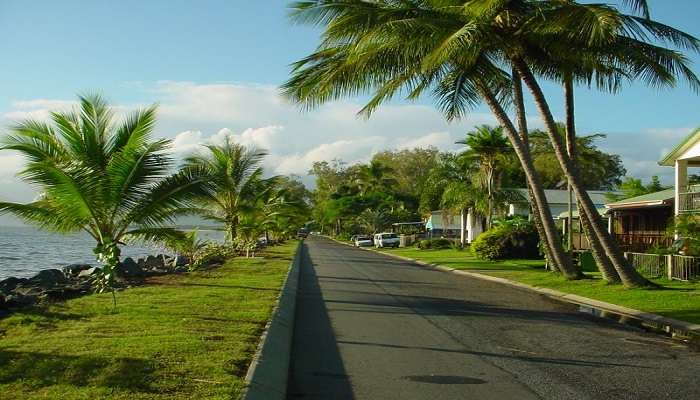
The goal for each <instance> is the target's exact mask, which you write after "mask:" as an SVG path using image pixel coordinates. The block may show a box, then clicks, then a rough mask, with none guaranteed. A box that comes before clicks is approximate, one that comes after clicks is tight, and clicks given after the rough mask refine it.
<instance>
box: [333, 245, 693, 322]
mask: <svg viewBox="0 0 700 400" xmlns="http://www.w3.org/2000/svg"><path fill="white" fill-rule="evenodd" d="M330 239H331V240H334V241H336V242H338V243H341V244H345V245H348V246H350V245H349V244H347V243H343V242H341V241H338V240H336V239H333V238H330ZM353 247H354V246H353ZM360 249H362V250H366V251H372V252H375V253H379V254H384V255H387V256H389V257H393V258H397V259H400V260H403V261H408V262H411V263H414V264H417V265H419V266H421V267H424V268H431V269H434V270H438V271H442V272H447V273H452V274H455V275H462V276H469V277H472V278H476V279H482V280H486V281H491V282H496V283H500V284H504V285H509V286H514V287H517V288H520V289H525V290H530V291H534V292H537V293H540V294H543V295H545V296H547V297H550V298H553V299H556V300H559V301H563V302H567V303H572V304H576V305H580V306H588V307H593V308H597V309H600V310H603V311H607V312H611V313H615V314H620V315H623V316H626V317H631V318H636V319H640V320H642V321H645V322H649V323H653V324H661V325H668V326H670V327H672V328H674V329H677V330H681V331H687V332H690V333H693V334H695V335H700V324H693V323H690V322H685V321H681V320H677V319H673V318H668V317H664V316H663V315H659V314H653V313H648V312H645V311H639V310H635V309H633V308H627V307H623V306H618V305H616V304H612V303H606V302H604V301H599V300H594V299H590V298H588V297H583V296H578V295H575V294H570V293H564V292H560V291H558V290H554V289H547V288H540V287H537V286H531V285H527V284H525V283H520V282H515V281H511V280H510V279H505V278H499V277H497V276H491V275H485V274H480V273H478V272H470V271H464V270H459V269H454V268H448V267H445V266H442V265H439V264H432V263H427V262H424V261H420V260H416V259H413V258H409V257H404V256H399V255H396V254H391V253H385V252H382V251H378V250H375V249H370V248H364V247H360Z"/></svg>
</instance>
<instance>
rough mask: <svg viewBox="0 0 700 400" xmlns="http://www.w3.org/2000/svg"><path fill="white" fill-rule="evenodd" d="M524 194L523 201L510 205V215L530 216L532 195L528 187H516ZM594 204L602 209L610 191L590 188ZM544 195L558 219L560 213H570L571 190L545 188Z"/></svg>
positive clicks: (589, 193) (574, 208)
mask: <svg viewBox="0 0 700 400" xmlns="http://www.w3.org/2000/svg"><path fill="white" fill-rule="evenodd" d="M516 190H517V191H518V192H520V194H522V198H523V201H521V202H515V203H512V204H509V205H508V215H522V216H524V217H529V216H530V195H529V193H528V190H527V189H516ZM587 193H588V196H590V198H591V200H592V201H593V204H594V205H595V207H596V208H598V209H601V208H603V207H605V204H606V203H608V201H607V197H605V195H606V194H607V193H609V192H606V191H603V190H588V191H587ZM544 195H545V197H546V198H547V204H549V209H550V211H551V212H552V216H553V217H554V218H555V219H557V218H558V217H559V215H561V214H563V213H568V211H569V192H568V191H566V190H555V189H545V191H544ZM576 209H577V207H576V200H575V199H574V204H573V210H574V211H576Z"/></svg>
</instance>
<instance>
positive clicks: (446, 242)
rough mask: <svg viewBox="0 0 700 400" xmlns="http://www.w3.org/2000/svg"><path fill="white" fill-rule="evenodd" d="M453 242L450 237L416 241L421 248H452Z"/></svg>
mask: <svg viewBox="0 0 700 400" xmlns="http://www.w3.org/2000/svg"><path fill="white" fill-rule="evenodd" d="M452 246H453V243H452V241H451V240H450V239H445V238H439V239H423V240H421V241H420V242H418V243H416V247H418V248H419V249H421V250H428V249H433V250H442V249H450V248H452Z"/></svg>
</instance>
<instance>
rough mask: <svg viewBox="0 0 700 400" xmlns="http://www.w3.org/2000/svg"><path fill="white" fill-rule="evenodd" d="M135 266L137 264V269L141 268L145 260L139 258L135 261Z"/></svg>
mask: <svg viewBox="0 0 700 400" xmlns="http://www.w3.org/2000/svg"><path fill="white" fill-rule="evenodd" d="M136 264H138V266H139V267H141V268H143V267H145V266H146V259H145V258H143V257H140V258H139V259H138V260H137V261H136Z"/></svg>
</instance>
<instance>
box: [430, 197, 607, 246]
mask: <svg viewBox="0 0 700 400" xmlns="http://www.w3.org/2000/svg"><path fill="white" fill-rule="evenodd" d="M515 191H516V192H517V193H519V194H520V195H521V196H520V198H521V199H522V200H521V201H515V202H513V203H511V204H507V207H506V208H507V210H508V212H507V215H508V216H515V215H520V216H523V217H526V218H528V217H529V216H530V201H529V200H530V198H529V193H528V190H527V189H515ZM544 192H545V197H546V198H547V203H548V204H549V208H550V210H551V211H552V217H553V218H554V219H555V221H556V220H559V217H560V215H561V214H562V213H568V208H569V206H568V201H569V192H568V191H566V190H545V191H544ZM606 193H607V192H604V191H598V190H594V191H588V195H589V196H591V200H593V203H594V204H595V205H596V207H597V208H600V209H602V208H603V206H604V205H605V199H606V198H605V194H606ZM573 210H576V203H574V204H573ZM565 219H566V217H564V220H565ZM461 227H464V229H460V228H461ZM425 228H426V230H427V231H428V232H429V234H430V236H431V237H448V238H460V237H461V236H462V235H464V241H465V242H466V243H471V242H472V241H474V239H476V237H477V236H479V234H481V232H483V231H484V218H482V217H479V216H476V215H474V214H473V213H467V214H466V215H459V214H457V213H449V212H447V211H442V210H438V211H432V212H431V214H430V217H428V220H427V222H426V225H425ZM579 232H580V231H579ZM579 241H580V240H579Z"/></svg>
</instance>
